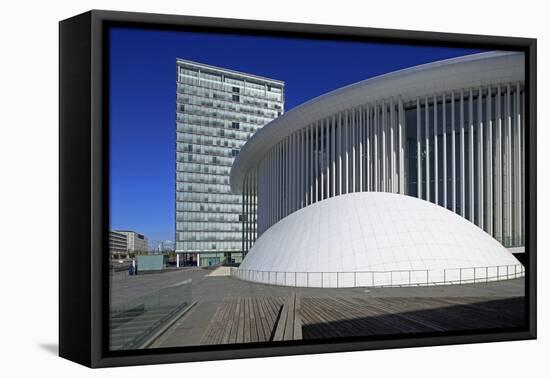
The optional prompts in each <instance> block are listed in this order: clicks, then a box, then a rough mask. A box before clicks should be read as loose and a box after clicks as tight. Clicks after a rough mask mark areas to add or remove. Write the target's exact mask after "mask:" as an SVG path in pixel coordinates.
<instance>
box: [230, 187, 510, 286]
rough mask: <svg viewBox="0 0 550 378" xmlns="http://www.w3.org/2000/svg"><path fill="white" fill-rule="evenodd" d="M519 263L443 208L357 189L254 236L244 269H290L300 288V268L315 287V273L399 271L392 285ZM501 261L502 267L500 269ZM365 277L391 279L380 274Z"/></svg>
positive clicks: (488, 272) (482, 273) (464, 275)
mask: <svg viewBox="0 0 550 378" xmlns="http://www.w3.org/2000/svg"><path fill="white" fill-rule="evenodd" d="M519 264H520V263H519V262H518V260H517V259H516V258H515V257H514V256H513V255H512V254H511V253H510V252H509V251H508V250H507V249H506V248H504V247H503V246H502V245H501V244H500V243H498V242H497V241H496V240H495V239H493V238H492V237H491V236H490V235H489V234H487V233H486V232H484V231H483V230H482V229H480V228H479V227H477V226H476V225H474V224H473V223H471V222H469V221H468V220H466V219H464V218H462V217H460V216H459V215H457V214H455V213H453V212H451V211H449V210H447V209H445V208H443V207H441V206H438V205H435V204H433V203H431V202H427V201H424V200H421V199H418V198H415V197H410V196H406V195H401V194H394V193H382V192H359V193H351V194H345V195H341V196H337V197H332V198H329V199H326V200H323V201H320V202H317V203H315V204H313V205H310V206H307V207H305V208H303V209H300V210H298V211H296V212H294V213H293V214H291V215H289V216H287V217H286V218H284V219H282V220H281V221H279V222H278V223H276V224H275V225H273V226H272V227H271V228H269V229H268V230H267V231H265V232H264V233H263V234H262V235H261V236H260V237H259V238H258V240H256V242H255V244H254V246H253V247H252V249H251V250H250V251H249V253H248V254H247V255H246V258H245V259H244V261H243V262H242V264H241V266H240V268H239V269H240V270H241V271H246V270H252V271H257V272H268V271H271V272H280V273H282V272H285V273H289V278H288V279H289V280H290V282H291V283H294V280H297V281H298V283H297V286H305V284H304V285H300V282H299V281H300V280H302V281H303V280H305V277H304V275H303V274H300V275H297V276H296V277H295V276H294V272H301V273H307V272H309V273H310V275H309V277H308V279H309V280H310V282H309V285H308V286H312V280H313V279H317V280H319V278H320V277H319V276H318V275H317V276H316V275H315V273H316V272H332V273H335V272H342V273H344V272H371V271H376V272H388V273H389V272H390V271H393V272H394V273H393V277H392V279H393V280H394V283H395V282H397V281H396V280H398V279H401V280H402V281H404V283H407V279H408V280H411V279H412V281H413V283H415V280H416V281H419V282H420V283H425V282H426V279H427V274H426V270H428V271H429V280H430V283H432V282H441V281H444V280H453V279H455V280H458V279H459V278H462V279H467V278H468V277H470V278H471V276H472V274H473V275H474V276H475V275H476V274H477V278H478V279H479V278H482V277H485V276H486V275H488V276H489V277H487V278H488V280H490V279H492V278H493V276H494V275H497V274H498V275H502V274H504V273H510V272H511V271H512V269H513V268H509V270H506V268H505V266H507V265H508V266H512V265H516V268H517V267H520V265H519ZM496 266H502V268H500V269H499V272H500V273H497V272H496V268H495V267H496ZM473 267H476V272H473V270H472V268H473ZM461 269H462V272H460V270H461ZM408 271H414V272H413V273H412V277H410V276H408V274H407V273H398V272H408ZM444 271H445V272H444ZM517 272H519V270H517ZM400 275H401V277H400ZM333 276H334V275H333ZM279 277H281V275H279ZM328 277H330V274H329V275H325V277H324V279H325V282H324V286H327V285H328V284H327V282H328V279H329V278H328ZM343 277H344V276H340V286H342V282H343V281H342V279H343ZM399 277H400V278H399ZM265 278H266V276H265V274H264V275H263V279H264V280H265ZM272 278H273V275H272ZM348 279H350V277H349V275H348ZM362 279H368V280H370V279H375V280H378V281H379V280H381V279H382V280H388V279H390V277H389V275H384V273H379V274H377V276H376V277H374V278H372V277H370V276H362ZM333 280H334V277H333ZM264 282H265V281H264ZM279 283H280V282H279Z"/></svg>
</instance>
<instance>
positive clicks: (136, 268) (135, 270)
mask: <svg viewBox="0 0 550 378" xmlns="http://www.w3.org/2000/svg"><path fill="white" fill-rule="evenodd" d="M137 271H138V265H137V264H136V267H135V268H134V275H135V276H137Z"/></svg>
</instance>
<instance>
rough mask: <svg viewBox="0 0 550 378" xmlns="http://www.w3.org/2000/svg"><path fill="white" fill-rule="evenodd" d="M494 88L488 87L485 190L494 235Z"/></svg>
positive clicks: (488, 231)
mask: <svg viewBox="0 0 550 378" xmlns="http://www.w3.org/2000/svg"><path fill="white" fill-rule="evenodd" d="M491 92H492V88H491V87H490V86H489V88H487V99H486V103H487V106H486V109H487V111H486V114H485V116H486V124H487V147H486V158H485V161H486V162H487V173H486V175H487V182H486V183H485V190H486V193H487V197H486V198H487V200H486V202H485V203H486V214H487V217H486V218H487V233H488V234H489V235H491V236H493V235H494V234H493V208H494V204H493V164H494V161H493V121H492V117H493V114H492V113H493V111H492V106H493V101H492V94H491Z"/></svg>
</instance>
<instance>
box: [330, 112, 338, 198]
mask: <svg viewBox="0 0 550 378" xmlns="http://www.w3.org/2000/svg"><path fill="white" fill-rule="evenodd" d="M330 139H331V164H332V169H331V183H332V196H333V197H334V196H335V195H336V156H337V155H336V116H335V115H333V116H332V126H331V133H330Z"/></svg>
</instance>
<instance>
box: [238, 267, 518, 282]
mask: <svg viewBox="0 0 550 378" xmlns="http://www.w3.org/2000/svg"><path fill="white" fill-rule="evenodd" d="M495 271H496V272H495ZM479 272H482V274H478V273H479ZM450 273H451V274H450ZM452 273H455V275H456V274H457V275H458V278H457V279H453V278H452ZM483 273H484V274H483ZM413 274H414V275H415V276H416V277H414V279H413V277H412V276H413ZM468 274H469V275H470V276H468ZM346 275H347V276H348V278H349V275H352V279H351V281H352V282H353V284H346V282H345V278H346ZM365 275H366V276H367V277H368V276H369V275H370V282H369V283H370V284H364V283H362V281H361V280H358V276H365ZM377 275H386V277H387V278H389V280H385V281H383V283H380V280H378V282H376V279H375V277H376V276H377ZM396 275H397V276H399V275H401V279H397V280H396V279H395V276H396ZM403 275H405V277H406V279H405V280H403V278H402V277H403ZM430 275H431V277H430ZM524 275H525V268H524V266H523V265H521V264H509V265H491V266H473V267H465V268H464V267H463V268H445V269H409V270H406V269H401V270H369V271H348V272H345V271H344V272H337V271H327V272H303V271H293V272H281V271H268V270H251V269H241V268H232V269H231V276H234V277H236V278H239V279H242V280H245V281H253V282H258V283H266V284H274V285H282V286H294V287H321V288H322V287H331V288H340V287H342V288H343V287H346V288H353V287H410V286H433V285H455V284H468V283H479V282H485V283H487V282H492V281H501V280H507V279H512V278H519V277H523V276H524ZM280 276H282V277H283V280H282V281H281V280H280V279H279V277H280ZM300 276H301V278H302V279H301V280H300V283H299V280H298V278H299V277H300ZM334 276H335V279H334ZM288 277H290V280H289V279H288ZM312 277H317V278H319V279H320V280H317V282H319V281H320V284H312V279H311V278H312ZM341 277H343V278H344V280H342V278H341ZM441 277H442V279H441ZM273 278H275V279H274V280H273ZM327 278H332V279H331V280H330V281H334V280H335V281H336V284H335V285H331V283H330V282H329V284H328V285H327V284H325V282H326V281H327ZM359 278H361V277H359ZM341 283H342V284H341Z"/></svg>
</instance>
